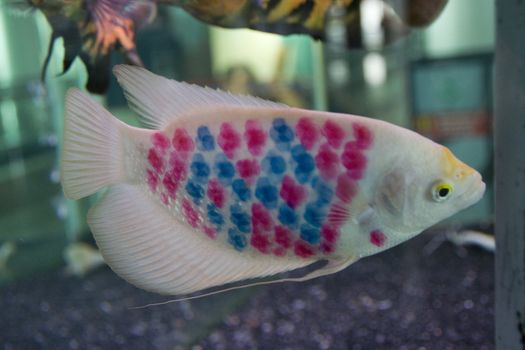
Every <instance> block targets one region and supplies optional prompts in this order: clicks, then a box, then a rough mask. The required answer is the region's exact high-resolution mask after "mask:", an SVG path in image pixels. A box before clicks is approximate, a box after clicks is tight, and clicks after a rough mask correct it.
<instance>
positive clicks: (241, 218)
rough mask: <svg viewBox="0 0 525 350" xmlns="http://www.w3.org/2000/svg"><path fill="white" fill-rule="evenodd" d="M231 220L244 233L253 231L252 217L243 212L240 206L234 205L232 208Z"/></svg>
mask: <svg viewBox="0 0 525 350" xmlns="http://www.w3.org/2000/svg"><path fill="white" fill-rule="evenodd" d="M230 220H231V222H232V223H233V224H234V225H235V226H237V229H238V230H239V231H241V232H243V233H249V232H250V231H251V224H250V221H251V220H250V215H249V214H247V213H246V212H245V211H243V210H242V207H241V206H240V205H232V206H231V207H230Z"/></svg>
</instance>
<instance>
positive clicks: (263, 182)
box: [255, 177, 279, 209]
mask: <svg viewBox="0 0 525 350" xmlns="http://www.w3.org/2000/svg"><path fill="white" fill-rule="evenodd" d="M255 197H257V199H258V200H260V201H261V203H262V204H263V205H264V206H265V207H266V208H268V209H275V208H276V207H277V202H278V200H279V193H278V190H277V187H275V186H274V185H272V183H271V182H270V179H268V178H267V177H261V178H259V180H257V186H256V188H255Z"/></svg>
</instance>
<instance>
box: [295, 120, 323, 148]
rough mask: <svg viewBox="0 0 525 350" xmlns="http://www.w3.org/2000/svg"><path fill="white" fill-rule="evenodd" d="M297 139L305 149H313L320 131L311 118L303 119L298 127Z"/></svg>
mask: <svg viewBox="0 0 525 350" xmlns="http://www.w3.org/2000/svg"><path fill="white" fill-rule="evenodd" d="M296 133H297V137H298V138H299V140H300V141H301V143H302V144H303V146H304V148H306V149H311V148H312V147H313V146H314V145H315V143H316V142H317V139H318V138H319V131H318V130H317V127H316V125H315V124H314V123H313V122H312V120H311V119H309V118H301V119H299V122H298V123H297V126H296Z"/></svg>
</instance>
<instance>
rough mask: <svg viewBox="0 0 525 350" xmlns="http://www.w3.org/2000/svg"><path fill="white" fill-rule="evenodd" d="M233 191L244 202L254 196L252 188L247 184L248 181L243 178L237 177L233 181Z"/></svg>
mask: <svg viewBox="0 0 525 350" xmlns="http://www.w3.org/2000/svg"><path fill="white" fill-rule="evenodd" d="M232 189H233V192H234V193H235V194H236V195H237V197H239V199H240V200H241V201H243V202H245V201H247V200H250V198H251V197H252V195H251V191H250V188H249V187H248V186H247V185H246V181H244V180H243V179H235V180H233V182H232Z"/></svg>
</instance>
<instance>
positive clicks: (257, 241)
mask: <svg viewBox="0 0 525 350" xmlns="http://www.w3.org/2000/svg"><path fill="white" fill-rule="evenodd" d="M250 244H251V245H252V247H254V248H255V249H257V250H258V251H260V252H261V253H264V254H268V253H269V252H270V248H271V246H272V242H271V240H270V237H269V236H267V235H262V234H258V233H255V232H254V233H253V234H252V237H251V238H250Z"/></svg>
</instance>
